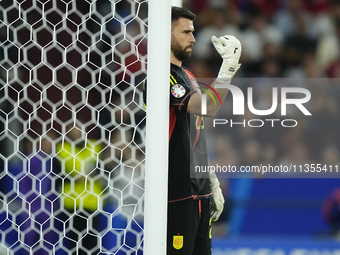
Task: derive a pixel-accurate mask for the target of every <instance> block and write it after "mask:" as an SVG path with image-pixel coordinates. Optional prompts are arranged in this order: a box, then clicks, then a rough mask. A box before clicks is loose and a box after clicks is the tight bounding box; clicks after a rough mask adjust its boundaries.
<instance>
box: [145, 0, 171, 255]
mask: <svg viewBox="0 0 340 255" xmlns="http://www.w3.org/2000/svg"><path fill="white" fill-rule="evenodd" d="M148 24H149V30H148V71H147V86H148V88H147V104H146V105H147V111H146V158H145V160H146V167H145V168H146V173H145V213H144V222H145V225H144V226H145V230H144V238H145V239H144V252H145V254H160V255H163V254H164V255H165V254H166V225H167V201H168V189H167V188H168V147H169V146H168V143H169V86H167V84H169V70H170V40H171V38H170V34H171V0H166V1H159V0H149V20H148Z"/></svg>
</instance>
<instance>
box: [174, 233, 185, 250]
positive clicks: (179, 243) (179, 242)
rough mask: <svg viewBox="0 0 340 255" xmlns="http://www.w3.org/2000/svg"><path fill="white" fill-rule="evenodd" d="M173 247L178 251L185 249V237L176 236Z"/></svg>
mask: <svg viewBox="0 0 340 255" xmlns="http://www.w3.org/2000/svg"><path fill="white" fill-rule="evenodd" d="M173 246H174V248H175V249H176V250H179V249H181V248H182V247H183V236H179V235H178V236H174V238H173Z"/></svg>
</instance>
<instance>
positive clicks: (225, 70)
mask: <svg viewBox="0 0 340 255" xmlns="http://www.w3.org/2000/svg"><path fill="white" fill-rule="evenodd" d="M211 41H212V43H213V45H214V46H215V49H216V50H217V52H218V53H219V54H220V55H221V57H222V58H223V62H222V65H221V68H220V71H219V73H218V76H217V78H218V79H220V80H222V81H229V82H230V80H231V78H232V77H233V76H234V75H235V73H236V72H237V70H238V69H239V68H240V66H241V64H239V63H238V61H239V59H240V56H241V52H242V46H241V43H240V41H239V40H238V39H237V38H236V37H235V36H232V35H225V36H221V37H220V38H217V37H216V36H214V35H213V36H212V37H211Z"/></svg>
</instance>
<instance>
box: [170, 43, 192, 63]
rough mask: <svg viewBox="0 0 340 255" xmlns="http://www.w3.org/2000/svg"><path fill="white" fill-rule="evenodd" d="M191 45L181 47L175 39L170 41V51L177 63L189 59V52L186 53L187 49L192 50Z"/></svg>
mask: <svg viewBox="0 0 340 255" xmlns="http://www.w3.org/2000/svg"><path fill="white" fill-rule="evenodd" d="M192 46H193V45H192V44H191V45H189V46H187V47H185V48H184V47H182V46H181V45H180V44H179V43H178V41H177V40H176V39H174V38H173V39H172V40H171V51H172V54H173V55H174V57H175V58H177V59H178V60H179V61H184V60H187V59H188V58H190V57H191V51H188V49H191V48H192Z"/></svg>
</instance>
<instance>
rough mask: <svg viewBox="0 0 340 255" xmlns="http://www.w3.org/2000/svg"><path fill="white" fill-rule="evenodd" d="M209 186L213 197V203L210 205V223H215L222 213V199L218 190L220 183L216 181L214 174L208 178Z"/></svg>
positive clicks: (220, 191) (219, 189)
mask: <svg viewBox="0 0 340 255" xmlns="http://www.w3.org/2000/svg"><path fill="white" fill-rule="evenodd" d="M210 184H211V188H212V196H213V203H212V205H211V219H212V221H217V220H218V218H219V217H220V215H221V213H222V211H223V207H224V198H223V194H222V190H221V188H220V182H219V181H218V179H217V177H216V175H215V174H213V175H211V176H210Z"/></svg>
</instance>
